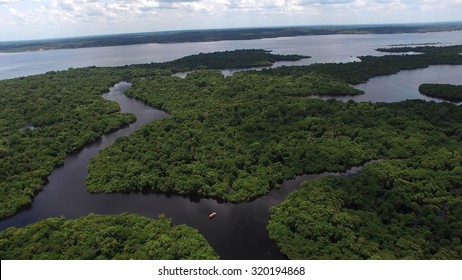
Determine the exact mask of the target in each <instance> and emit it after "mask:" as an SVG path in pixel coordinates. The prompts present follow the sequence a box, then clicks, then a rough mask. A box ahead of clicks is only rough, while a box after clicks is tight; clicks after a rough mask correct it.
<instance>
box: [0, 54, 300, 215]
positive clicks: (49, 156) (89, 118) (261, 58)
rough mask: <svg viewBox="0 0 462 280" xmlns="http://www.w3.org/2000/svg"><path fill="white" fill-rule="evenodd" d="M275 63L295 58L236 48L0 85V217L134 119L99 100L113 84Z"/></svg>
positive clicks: (29, 78) (21, 204) (13, 209)
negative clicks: (68, 160)
mask: <svg viewBox="0 0 462 280" xmlns="http://www.w3.org/2000/svg"><path fill="white" fill-rule="evenodd" d="M233 54H234V55H233ZM221 56H222V57H223V58H222V59H220V57H221ZM233 56H234V57H235V59H232V57H233ZM242 58H245V59H244V60H242ZM298 58H300V57H298ZM275 59H292V60H293V59H297V56H281V55H274V54H270V53H269V52H267V51H264V50H247V51H243V50H239V51H235V52H221V53H220V52H217V53H211V54H200V55H195V56H191V57H184V58H182V59H178V60H175V61H173V62H168V63H162V64H156V65H152V64H146V65H138V66H126V67H115V68H97V67H89V68H84V69H70V70H68V71H61V72H49V73H47V74H43V75H37V76H31V77H25V78H17V79H12V80H3V81H0V104H1V105H0V106H1V107H0V109H1V110H0V124H1V125H0V133H1V138H0V218H3V217H6V216H10V215H12V214H14V213H15V212H16V211H17V210H18V209H19V208H20V207H22V206H25V205H28V204H30V203H31V202H32V199H33V197H34V195H35V194H36V193H37V192H38V191H39V190H40V189H41V188H42V186H43V185H44V184H45V179H46V178H47V176H48V175H49V174H50V173H51V171H52V170H53V168H55V167H56V166H58V165H59V164H62V163H63V161H64V158H65V157H66V155H68V154H69V153H70V152H72V151H75V150H77V149H79V148H80V147H82V146H83V145H85V144H87V143H91V142H93V141H94V140H96V139H97V138H98V137H100V136H101V135H103V134H105V133H107V132H109V131H111V130H114V129H117V128H119V127H121V126H123V125H125V124H128V123H130V122H133V121H134V120H135V117H134V116H133V115H131V114H120V113H119V112H118V111H119V106H118V105H117V103H115V102H109V101H106V100H104V99H102V98H101V97H100V95H101V94H102V93H103V92H107V91H108V90H109V87H110V86H111V85H113V84H115V83H117V82H120V81H123V80H124V81H130V80H131V79H133V78H134V77H146V76H170V75H171V73H172V71H173V72H174V71H179V70H180V69H181V70H186V71H188V70H193V69H195V68H196V67H200V68H213V67H216V63H222V64H223V65H225V66H229V65H230V64H231V63H234V64H233V65H235V66H236V67H247V66H249V65H261V64H262V63H270V62H271V61H273V62H274V61H275Z"/></svg>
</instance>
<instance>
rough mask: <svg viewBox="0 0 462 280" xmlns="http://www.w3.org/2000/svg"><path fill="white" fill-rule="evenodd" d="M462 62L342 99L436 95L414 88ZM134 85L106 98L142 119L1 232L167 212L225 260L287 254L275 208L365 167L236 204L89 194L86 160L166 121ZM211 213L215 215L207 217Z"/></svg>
mask: <svg viewBox="0 0 462 280" xmlns="http://www.w3.org/2000/svg"><path fill="white" fill-rule="evenodd" d="M461 73H462V66H431V67H428V68H425V69H418V70H412V71H401V72H400V73H398V74H396V75H390V76H382V77H376V78H373V79H371V80H369V81H368V82H367V83H366V84H362V85H358V86H356V87H357V88H360V89H363V90H365V91H366V94H365V95H363V96H359V97H340V98H339V99H342V100H345V99H354V100H356V101H372V102H378V101H380V102H395V101H401V100H405V99H410V98H411V99H413V98H420V99H425V100H433V99H432V98H428V97H425V96H423V95H421V94H420V93H418V91H417V92H416V87H418V85H419V84H420V83H423V82H450V83H454V84H462V75H461ZM130 86H131V84H129V83H125V82H122V83H119V84H116V85H115V86H114V87H113V88H111V89H110V91H109V92H108V93H106V94H104V95H103V98H105V99H108V100H112V101H116V102H118V103H119V105H120V107H121V111H122V112H130V113H133V114H135V115H136V117H137V121H136V122H135V123H133V124H131V125H129V126H128V127H124V128H121V129H119V130H117V131H115V132H112V133H109V134H106V135H104V136H103V137H102V138H101V139H100V140H98V141H96V142H95V143H93V144H90V145H87V146H85V147H84V148H83V149H81V150H79V151H77V152H75V153H73V154H71V155H69V156H68V157H67V158H66V160H65V162H64V165H63V166H60V167H58V168H56V169H55V170H54V171H53V172H52V174H51V175H50V176H49V177H48V183H47V185H46V186H45V187H44V189H43V190H42V191H41V192H39V194H38V195H37V196H36V197H35V199H34V202H33V204H32V205H31V206H29V207H27V208H25V209H23V210H21V211H20V212H18V213H17V214H16V215H14V216H12V217H10V218H8V219H5V220H2V221H0V230H3V229H5V228H7V227H10V226H16V227H22V226H25V225H27V224H30V223H34V222H37V221H39V220H41V219H45V218H49V217H57V216H64V217H66V218H71V219H72V218H78V217H81V216H84V215H87V214H89V213H98V214H119V213H124V212H128V213H137V214H140V215H143V216H147V217H157V216H158V215H160V214H165V215H166V216H167V217H169V218H172V220H173V223H174V224H186V225H188V226H192V227H194V228H196V229H198V230H199V231H200V232H201V233H202V234H203V235H204V236H205V237H206V239H207V240H208V242H209V243H210V244H211V245H212V246H213V248H215V250H216V251H217V253H218V254H219V255H220V257H221V258H222V259H284V258H285V257H284V256H283V255H282V254H281V253H280V252H279V250H278V248H277V247H276V246H275V244H274V243H273V242H272V241H271V240H270V239H269V237H268V235H267V231H266V225H267V223H268V219H269V209H270V207H271V206H274V205H277V204H279V203H280V202H282V201H283V200H284V199H285V198H286V197H287V195H288V194H289V193H290V192H291V191H292V190H294V189H296V188H298V187H299V185H300V183H301V182H303V181H306V180H314V179H317V178H320V177H323V176H327V175H335V176H348V177H350V176H355V175H357V174H359V173H360V172H361V170H362V167H354V168H352V169H350V170H348V171H347V172H344V173H322V174H314V175H303V176H299V177H296V178H295V179H292V180H286V181H285V182H284V183H283V184H282V186H281V187H280V188H277V189H274V190H272V191H271V192H270V193H269V194H268V195H266V196H263V197H260V198H258V199H256V200H254V201H251V202H247V203H241V204H231V203H220V202H217V201H216V200H213V199H204V198H199V197H197V196H188V197H184V196H179V195H174V194H155V193H130V194H122V193H114V194H89V193H88V192H87V191H86V190H85V180H86V177H87V175H88V173H87V166H88V163H89V161H90V159H91V158H92V157H95V156H96V155H97V154H98V152H99V151H100V150H102V149H104V148H105V147H107V146H109V145H111V144H112V143H113V142H114V141H115V140H116V139H117V138H119V137H122V136H125V135H129V134H131V133H132V132H133V131H135V130H136V129H137V128H138V127H140V126H142V125H143V124H146V123H149V122H151V121H155V120H161V119H163V118H165V117H166V116H167V114H166V113H165V112H163V111H160V110H156V109H154V108H151V107H150V106H148V105H146V104H144V103H142V102H140V101H137V100H135V99H132V98H128V97H126V96H125V95H124V94H123V93H124V92H125V91H126V90H127V89H128V88H129V87H130ZM210 211H216V212H217V213H218V214H217V217H216V218H215V219H213V220H210V219H209V218H208V213H209V212H210Z"/></svg>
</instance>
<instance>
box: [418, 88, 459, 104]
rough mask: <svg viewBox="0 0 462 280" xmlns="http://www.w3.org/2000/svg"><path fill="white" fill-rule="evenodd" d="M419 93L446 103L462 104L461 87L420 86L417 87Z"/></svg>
mask: <svg viewBox="0 0 462 280" xmlns="http://www.w3.org/2000/svg"><path fill="white" fill-rule="evenodd" d="M419 92H420V93H422V94H423V95H426V96H430V97H435V98H441V99H443V100H446V101H451V102H462V85H449V84H422V85H420V87H419Z"/></svg>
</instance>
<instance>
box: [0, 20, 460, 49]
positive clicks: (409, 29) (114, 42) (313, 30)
mask: <svg viewBox="0 0 462 280" xmlns="http://www.w3.org/2000/svg"><path fill="white" fill-rule="evenodd" d="M461 29H462V23H460V22H447V23H427V24H423V23H420V24H393V25H392V24H387V25H329V26H289V27H266V28H234V29H209V30H178V31H167V32H146V33H131V34H114V35H101V36H85V37H76V38H62V39H59V38H57V39H47V40H34V41H16V42H0V52H24V51H38V50H49V49H71V48H90V47H104V46H122V45H134V44H148V43H181V42H211V41H223V40H252V39H261V38H277V37H294V36H309V35H329V34H395V33H421V32H438V31H451V30H461Z"/></svg>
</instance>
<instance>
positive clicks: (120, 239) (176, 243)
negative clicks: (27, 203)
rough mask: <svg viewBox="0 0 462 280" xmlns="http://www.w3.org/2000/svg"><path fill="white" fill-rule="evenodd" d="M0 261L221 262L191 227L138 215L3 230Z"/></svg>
mask: <svg viewBox="0 0 462 280" xmlns="http://www.w3.org/2000/svg"><path fill="white" fill-rule="evenodd" d="M0 258H1V259H2V260H9V259H20V260H27V259H48V260H49V259H57V260H67V259H77V260H95V259H142V260H153V259H155V260H157V259H161V260H179V259H193V260H199V259H218V256H217V254H216V253H215V252H214V250H213V249H212V248H211V247H210V245H209V244H208V243H207V241H206V240H205V238H204V237H203V236H202V235H201V234H200V233H199V232H198V231H197V230H195V229H192V228H190V227H187V226H185V225H180V226H173V225H172V222H171V221H170V220H169V219H167V218H165V217H163V216H161V217H159V219H156V220H153V219H149V218H145V217H142V216H138V215H133V214H121V215H114V216H109V215H95V214H90V215H88V216H85V217H82V218H79V219H76V220H66V219H64V218H49V219H45V220H42V221H39V222H37V223H34V224H31V225H28V226H26V227H24V228H8V229H6V230H4V231H1V232H0Z"/></svg>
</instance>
